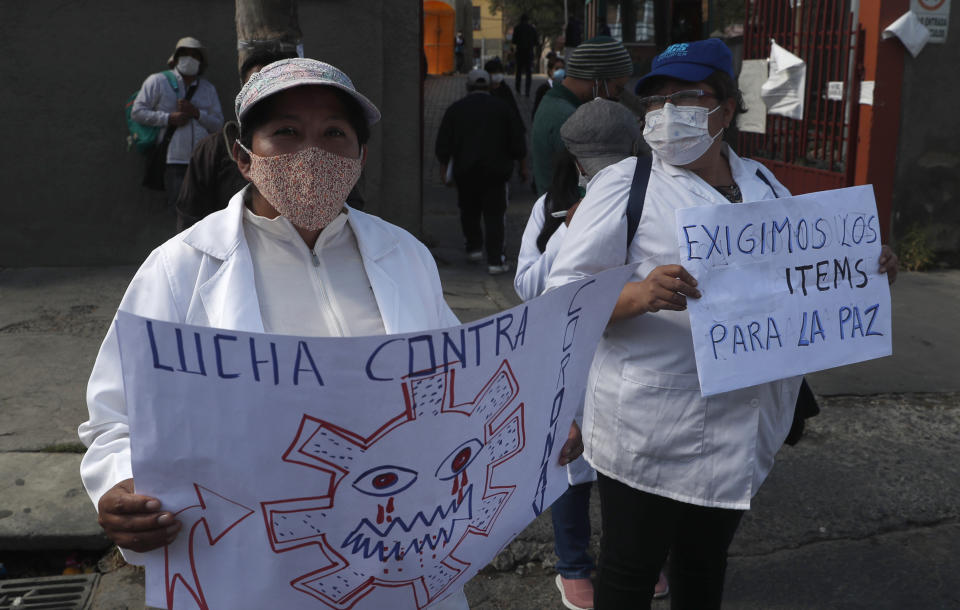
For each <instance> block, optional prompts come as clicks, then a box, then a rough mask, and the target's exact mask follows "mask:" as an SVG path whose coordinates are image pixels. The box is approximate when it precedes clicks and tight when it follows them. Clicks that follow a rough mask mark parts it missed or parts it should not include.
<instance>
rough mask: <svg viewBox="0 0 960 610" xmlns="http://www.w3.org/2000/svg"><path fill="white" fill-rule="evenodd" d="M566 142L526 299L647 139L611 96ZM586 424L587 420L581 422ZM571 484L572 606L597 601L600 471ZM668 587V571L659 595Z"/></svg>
mask: <svg viewBox="0 0 960 610" xmlns="http://www.w3.org/2000/svg"><path fill="white" fill-rule="evenodd" d="M560 137H561V139H562V140H563V143H564V146H565V148H564V149H562V150H561V151H560V153H558V155H557V158H556V159H555V161H554V168H553V183H552V184H551V185H550V187H549V188H548V189H547V192H546V193H545V194H544V195H543V196H542V197H540V199H538V200H537V201H536V203H534V205H533V210H532V211H531V213H530V218H529V220H528V221H527V226H526V229H525V230H524V232H523V239H522V241H521V244H520V255H519V257H518V260H517V274H516V277H515V278H514V282H513V286H514V289H515V290H516V291H517V294H518V295H519V296H520V298H522V299H523V300H525V301H528V300H530V299H532V298H534V297H536V296H539V295H540V294H541V293H542V292H543V289H544V287H545V286H546V281H547V275H548V274H549V273H550V267H551V265H552V264H553V261H554V259H555V258H556V256H557V253H558V252H559V251H560V250H561V248H563V247H564V244H563V242H564V234H565V233H566V225H567V224H569V222H570V219H571V218H572V217H573V215H574V213H575V211H576V206H577V204H578V203H579V201H580V200H581V199H582V198H583V196H584V194H585V193H586V189H587V184H588V183H589V182H590V180H591V179H592V178H593V177H594V176H595V175H596V174H597V172H599V171H600V170H602V169H603V168H605V167H607V166H608V165H611V164H613V163H617V162H619V161H622V160H623V159H625V158H626V157H629V156H631V155H633V154H635V153H636V147H637V143H638V141H639V139H640V126H639V122H638V119H637V116H636V115H635V114H633V113H632V112H630V110H628V109H627V108H626V107H625V106H623V105H621V104H618V103H615V102H611V101H608V100H603V99H596V100H593V101H591V102H587V103H585V104H583V105H581V106H580V107H579V108H577V111H576V112H574V113H573V115H571V116H570V118H569V119H567V121H566V123H564V124H563V126H562V127H561V129H560ZM578 423H579V422H578ZM567 473H568V476H569V481H570V487H569V488H568V489H567V491H566V492H565V493H564V494H563V495H562V496H560V498H559V499H557V501H556V502H554V503H553V505H552V506H551V508H550V510H551V516H552V518H553V534H554V551H555V552H556V554H557V564H556V570H557V577H556V585H557V588H558V589H559V590H560V594H561V598H562V601H563V603H564V605H565V606H566V607H567V608H590V607H592V606H593V584H592V583H591V581H590V574H591V572H592V571H593V568H594V563H593V560H592V559H591V558H590V556H589V554H588V553H587V547H588V545H589V543H590V515H589V502H590V489H591V487H592V483H593V481H595V480H596V478H597V476H596V472H595V471H594V470H593V468H591V467H590V465H589V464H588V463H587V462H586V461H585V460H583V459H578V460H575V461H573V462H571V463H570V464H569V465H568V466H567ZM667 592H668V587H667V581H666V577H662V578H661V581H660V582H659V583H658V586H657V587H656V589H655V592H654V596H655V597H658V598H659V597H664V596H665V595H666V594H667Z"/></svg>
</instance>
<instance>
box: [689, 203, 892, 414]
mask: <svg viewBox="0 0 960 610" xmlns="http://www.w3.org/2000/svg"><path fill="white" fill-rule="evenodd" d="M677 229H678V241H679V249H680V261H681V264H682V265H683V266H684V267H685V268H686V269H687V270H688V271H689V272H690V273H691V274H692V275H693V277H694V278H696V280H697V282H698V286H697V287H698V288H699V289H700V290H701V292H702V294H703V296H702V297H701V298H699V299H688V300H687V307H688V310H689V312H690V326H691V329H692V331H693V344H694V351H695V354H696V359H697V373H698V376H699V378H700V390H701V393H702V394H703V395H704V396H709V395H712V394H718V393H720V392H727V391H730V390H735V389H738V388H744V387H748V386H752V385H756V384H759V383H765V382H768V381H773V380H776V379H783V378H786V377H792V376H794V375H802V374H804V373H810V372H813V371H819V370H822V369H826V368H831V367H835V366H840V365H843V364H849V363H852V362H860V361H863V360H869V359H872V358H879V357H881V356H888V355H890V354H891V353H893V352H892V343H891V338H892V337H891V326H890V289H889V286H888V284H887V277H886V275H883V274H880V273H879V272H878V268H879V263H878V259H879V257H880V246H881V244H880V223H879V220H878V218H877V207H876V203H875V201H874V198H873V187H872V186H870V185H867V186H855V187H850V188H846V189H838V190H833V191H823V192H820V193H812V194H809V195H800V196H797V197H785V198H781V199H771V200H765V201H761V202H755V203H743V204H737V205H711V206H699V207H693V208H685V209H681V210H677Z"/></svg>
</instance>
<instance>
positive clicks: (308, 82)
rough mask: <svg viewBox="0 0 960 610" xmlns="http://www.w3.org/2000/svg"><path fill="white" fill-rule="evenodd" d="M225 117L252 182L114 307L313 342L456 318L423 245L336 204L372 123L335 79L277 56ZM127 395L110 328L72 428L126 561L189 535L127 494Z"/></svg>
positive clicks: (162, 510)
mask: <svg viewBox="0 0 960 610" xmlns="http://www.w3.org/2000/svg"><path fill="white" fill-rule="evenodd" d="M235 109H236V113H237V118H238V119H239V121H240V138H239V142H238V143H237V144H236V145H235V146H234V149H233V150H234V155H235V157H236V158H237V162H238V166H239V169H240V171H241V173H242V174H243V175H244V176H245V177H246V178H247V179H248V180H249V181H250V182H251V183H252V184H249V185H248V186H246V187H244V188H243V190H241V191H239V192H238V193H237V194H236V195H234V197H233V198H232V199H231V200H230V203H229V204H228V205H227V207H226V208H225V209H223V210H219V211H217V212H214V213H212V214H210V215H209V216H207V217H205V218H203V219H202V220H200V221H199V222H197V223H196V224H195V225H193V226H192V227H191V228H190V229H188V230H186V231H183V232H182V233H180V234H179V235H177V236H175V237H173V238H172V239H170V240H169V241H168V242H166V243H165V244H163V245H162V246H160V247H159V248H157V249H156V250H155V251H154V252H153V253H152V254H151V255H150V256H149V257H148V258H147V260H146V262H144V264H143V265H142V266H141V268H140V269H139V270H138V271H137V274H136V276H135V277H134V279H133V281H132V282H131V284H130V287H129V288H128V290H127V293H126V295H125V296H124V298H123V301H122V302H121V304H120V309H121V310H123V311H126V312H130V313H134V314H137V315H141V316H145V317H150V318H154V319H158V320H165V321H171V322H176V323H186V324H194V325H200V326H209V327H216V328H223V329H232V330H242V331H253V332H267V333H278V334H290V335H298V336H313V337H343V336H366V335H383V334H397V333H410V332H415V331H424V330H429V329H435V328H447V327H450V326H455V325H457V324H459V322H458V320H457V318H456V316H454V314H453V312H452V311H451V310H450V308H449V307H448V306H447V304H446V302H445V300H444V298H443V290H442V288H441V285H440V277H439V274H438V272H437V267H436V263H435V262H434V260H433V257H432V255H431V254H430V252H429V250H427V248H426V247H425V246H424V245H423V244H421V243H420V242H419V241H417V240H416V239H415V238H414V237H413V236H412V235H410V234H409V233H407V232H406V231H404V230H403V229H401V228H399V227H396V226H394V225H392V224H390V223H388V222H386V221H384V220H381V219H380V218H377V217H375V216H372V215H370V214H365V213H363V212H360V211H358V210H355V209H353V208H351V207H350V206H349V205H347V204H346V203H345V198H346V195H347V193H348V192H349V191H350V188H351V187H352V186H353V184H354V183H355V182H356V179H357V177H358V176H359V172H360V169H361V168H362V166H363V163H364V161H365V159H366V156H367V152H366V151H367V146H368V144H367V142H368V139H369V135H370V127H371V125H373V124H375V123H376V122H377V121H378V120H379V119H380V111H379V110H378V109H377V107H376V106H375V105H374V104H373V102H371V101H370V100H369V99H368V98H367V97H366V96H364V95H363V94H361V93H360V92H359V91H357V89H356V87H355V86H354V84H353V82H352V81H351V79H350V78H349V77H348V76H347V75H346V74H345V73H343V72H342V71H341V70H339V69H337V68H336V67H334V66H331V65H330V64H327V63H323V62H320V61H316V60H313V59H304V58H293V59H285V60H281V61H277V62H274V63H271V64H269V65H267V66H265V67H263V69H261V71H260V72H258V73H256V74H254V75H252V76H251V77H250V79H249V80H248V81H247V83H246V84H245V85H244V87H243V88H242V90H241V91H240V93H239V95H238V96H237V98H236V106H235ZM134 400H136V397H135V396H130V397H128V396H126V395H125V391H124V386H123V375H122V370H121V365H120V355H119V346H118V341H117V336H116V331H115V327H114V326H111V327H110V330H109V331H108V333H107V337H106V339H105V340H104V342H103V345H102V347H101V350H100V353H99V355H98V357H97V361H96V363H95V364H94V368H93V372H92V374H91V377H90V383H89V385H88V392H87V403H88V409H89V414H90V419H89V421H87V422H85V423H83V424H81V426H80V430H79V434H80V438H81V440H82V441H83V442H84V443H85V444H86V445H87V446H88V448H89V449H88V450H87V452H86V454H85V455H84V459H83V462H82V464H81V476H82V478H83V481H84V485H85V487H86V489H87V492H88V493H89V495H90V498H91V500H92V501H93V503H94V505H95V506H97V507H98V511H99V514H100V523H101V524H102V525H103V527H104V530H105V532H106V534H107V536H108V537H109V538H110V539H111V540H113V541H114V542H115V543H116V544H117V545H118V546H119V547H120V548H121V550H122V551H123V553H124V555H125V556H126V557H127V558H128V561H131V562H132V563H136V562H137V552H145V551H150V550H153V549H156V548H159V547H162V546H164V545H165V544H168V543H170V542H171V541H173V540H174V539H175V538H176V537H177V536H178V535H179V536H184V535H186V534H187V532H185V531H180V530H181V527H182V526H181V525H180V522H179V521H178V519H177V517H176V515H174V514H173V513H172V512H171V511H170V510H169V509H168V508H167V507H163V506H161V504H160V501H159V500H158V499H157V498H155V497H149V496H145V495H139V494H137V493H136V492H135V491H134V484H133V473H132V469H131V463H130V461H131V452H130V436H129V420H128V415H127V404H128V401H134ZM197 408H201V407H200V406H198V407H197ZM330 408H331V409H337V408H347V407H338V406H331V407H330ZM350 408H352V407H350ZM185 425H186V423H185ZM389 590H390V591H395V592H396V594H397V595H404V594H408V593H409V589H407V588H405V587H394V588H392V589H389ZM444 595H446V596H447V597H446V598H445V599H440V597H441V596H444ZM430 596H431V597H430V601H434V602H435V603H434V604H433V605H431V608H443V609H457V610H462V609H463V608H466V607H467V601H466V597H465V595H464V594H463V591H462V590H461V589H457V590H452V589H451V590H447V591H442V590H441V591H433V592H431V593H430ZM360 597H362V595H361V596H360ZM304 603H306V600H305V602H304Z"/></svg>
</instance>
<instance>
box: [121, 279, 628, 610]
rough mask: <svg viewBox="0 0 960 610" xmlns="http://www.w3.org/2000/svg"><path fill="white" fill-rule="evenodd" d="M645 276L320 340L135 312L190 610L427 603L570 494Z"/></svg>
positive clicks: (147, 459)
mask: <svg viewBox="0 0 960 610" xmlns="http://www.w3.org/2000/svg"><path fill="white" fill-rule="evenodd" d="M630 272H631V270H630V269H628V268H621V269H614V270H610V271H608V272H605V273H603V274H600V275H598V276H595V277H593V278H588V279H586V280H583V281H581V282H578V283H576V284H570V285H568V286H565V287H562V288H559V289H557V290H555V291H552V292H550V293H549V294H547V295H545V296H543V297H541V298H538V299H535V300H533V301H530V302H528V303H526V304H524V305H522V306H519V307H516V308H513V309H510V310H507V311H504V312H502V313H500V314H498V315H496V316H491V317H488V318H484V319H482V320H479V321H477V322H473V323H470V324H465V325H463V326H459V327H455V328H449V329H444V330H435V331H426V332H421V333H413V334H406V335H387V336H378V337H358V338H345V339H341V338H337V339H329V338H328V339H318V338H310V337H294V336H281V335H267V334H255V333H244V332H237V331H228V330H221V329H212V328H202V327H193V326H187V325H183V324H173V323H168V322H161V321H157V320H149V319H145V318H140V317H136V316H133V315H130V314H125V313H122V312H121V313H120V314H119V315H118V318H117V322H116V323H117V332H118V335H119V338H120V351H121V357H122V364H123V372H124V391H125V395H126V397H127V402H128V404H129V412H130V432H131V447H132V450H133V471H134V479H135V481H136V485H137V491H138V492H139V493H146V494H150V495H154V496H156V497H158V498H159V499H160V500H161V502H162V503H163V505H164V507H165V508H166V509H167V510H171V511H172V512H175V513H176V514H177V517H178V519H179V520H180V521H181V522H182V524H183V529H182V530H181V531H180V534H179V535H178V537H177V539H176V540H175V541H174V542H173V543H172V544H171V545H169V546H168V547H166V548H164V549H159V550H157V551H154V552H152V553H149V554H148V555H147V556H146V558H147V562H146V567H147V572H146V580H147V603H148V604H149V605H153V606H160V607H170V608H208V607H210V608H226V607H237V602H238V600H243V603H242V605H243V607H248V608H302V607H314V608H423V607H425V606H427V605H429V604H432V603H434V602H436V601H438V600H440V599H443V598H445V597H447V596H449V595H450V594H452V593H454V592H456V591H458V590H459V589H460V588H462V586H463V584H464V583H465V582H466V581H467V580H468V579H469V578H471V577H472V576H473V575H474V574H476V572H477V571H478V570H480V569H481V568H483V567H484V566H485V565H486V564H487V563H488V562H489V561H490V560H491V559H492V558H493V557H494V556H495V555H496V553H497V552H498V551H500V550H501V549H502V548H503V547H504V546H505V545H506V544H507V543H508V542H509V541H510V540H511V539H512V538H513V537H514V536H516V535H517V534H518V533H519V532H521V531H522V530H523V528H524V527H525V526H526V525H527V524H528V523H529V522H530V521H532V520H533V519H534V518H535V517H536V516H537V515H538V514H540V513H541V512H543V511H544V510H546V509H547V507H549V506H550V504H551V503H552V502H553V501H554V500H555V499H556V498H557V497H558V496H559V495H560V494H561V493H562V492H563V491H564V490H566V489H567V475H566V471H565V469H564V468H563V467H561V466H559V465H558V464H557V460H558V458H559V452H560V449H561V447H562V445H563V443H564V441H565V440H566V438H567V433H568V429H569V426H570V422H571V421H573V418H574V415H575V412H576V409H577V407H578V402H579V400H578V399H579V397H580V396H582V394H583V391H584V385H585V382H586V373H587V369H588V367H589V365H590V362H591V361H592V359H593V353H594V351H595V349H596V345H597V342H598V341H599V338H600V334H601V332H602V331H603V328H604V326H605V324H606V321H607V319H608V317H609V315H610V312H611V310H612V309H613V304H614V302H615V300H616V298H617V295H618V294H619V292H620V289H621V287H622V286H623V283H624V282H625V281H626V277H627V276H628V275H629V273H630Z"/></svg>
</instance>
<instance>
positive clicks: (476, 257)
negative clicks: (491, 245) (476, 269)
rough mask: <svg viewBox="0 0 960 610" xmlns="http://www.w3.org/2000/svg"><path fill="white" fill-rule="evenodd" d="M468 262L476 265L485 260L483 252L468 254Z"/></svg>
mask: <svg viewBox="0 0 960 610" xmlns="http://www.w3.org/2000/svg"><path fill="white" fill-rule="evenodd" d="M467 260H468V261H470V262H471V263H475V262H477V261H479V260H483V252H482V251H481V250H474V251H473V252H467Z"/></svg>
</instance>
